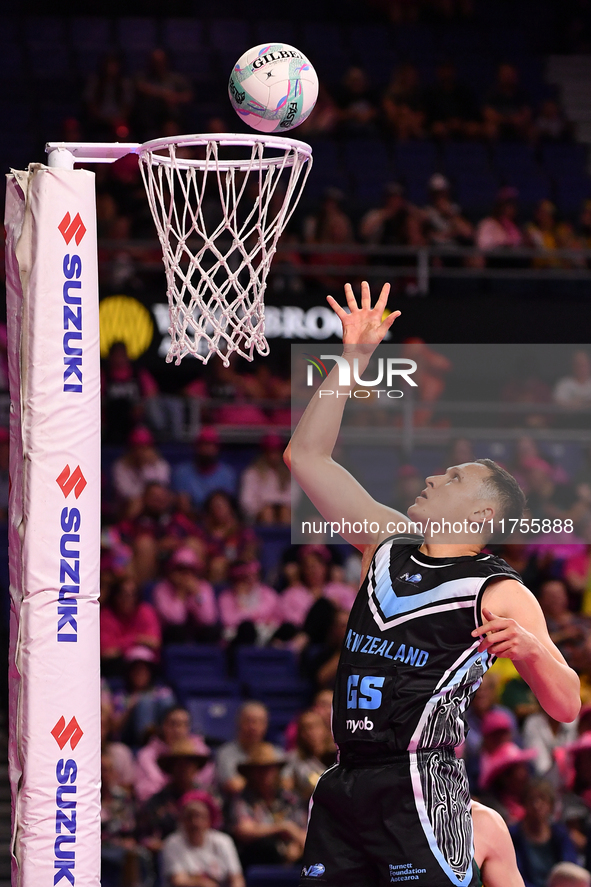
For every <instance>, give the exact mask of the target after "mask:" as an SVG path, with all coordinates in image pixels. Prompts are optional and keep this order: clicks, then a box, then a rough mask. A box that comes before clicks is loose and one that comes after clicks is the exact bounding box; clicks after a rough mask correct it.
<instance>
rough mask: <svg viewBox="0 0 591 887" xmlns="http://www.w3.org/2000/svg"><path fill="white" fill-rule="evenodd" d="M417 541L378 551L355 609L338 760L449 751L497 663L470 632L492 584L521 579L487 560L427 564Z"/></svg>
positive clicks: (342, 668) (339, 711)
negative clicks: (487, 673)
mask: <svg viewBox="0 0 591 887" xmlns="http://www.w3.org/2000/svg"><path fill="white" fill-rule="evenodd" d="M421 542H422V539H421V538H420V537H417V536H406V537H400V536H397V537H395V539H394V538H392V539H387V540H386V541H385V542H383V543H382V544H381V545H380V546H379V548H378V549H377V550H376V552H375V554H374V556H373V559H372V562H371V565H370V568H369V570H368V573H367V576H366V578H365V579H364V581H363V584H362V586H361V588H360V590H359V593H358V595H357V597H356V599H355V603H354V604H353V607H352V609H351V614H350V616H349V623H348V626H347V634H346V637H345V643H344V645H343V650H342V653H341V657H340V661H339V666H338V671H337V678H336V684H335V692H334V700H333V733H334V738H335V742H336V744H337V746H338V748H339V753H340V760H341V761H342V762H344V763H345V762H346V763H348V764H349V765H352V766H355V765H359V766H364V765H365V766H367V764H368V763H370V762H371V760H372V759H373V760H375V761H376V762H377V761H380V762H385V761H388V760H389V759H390V758H392V757H396V756H397V755H401V754H403V753H408V752H421V751H423V750H428V749H445V748H447V749H449V750H450V751H451V750H453V748H455V747H456V746H457V745H459V744H460V743H461V742H462V741H463V739H464V737H465V734H466V732H467V726H466V723H465V719H464V712H465V710H466V708H467V707H468V705H469V704H470V701H471V699H472V696H473V695H474V693H475V692H476V690H477V689H478V687H479V686H480V683H481V681H482V676H483V675H484V673H485V672H486V671H487V669H488V668H489V667H490V666H491V665H492V662H493V661H494V657H493V656H492V655H491V654H489V653H488V652H484V653H479V652H478V646H479V643H480V640H479V638H473V637H472V636H471V632H472V631H473V630H474V629H475V628H476V627H478V626H479V625H480V624H481V614H480V603H481V599H482V594H483V592H484V589H485V588H486V586H487V585H488V583H489V582H491V580H494V579H498V578H507V579H509V578H511V579H517V580H518V581H520V582H521V577H520V576H519V574H518V573H516V572H515V571H514V570H513V569H512V568H511V567H510V566H509V565H508V564H506V563H505V561H503V560H502V559H501V558H498V557H494V556H493V555H490V554H483V553H481V554H478V555H475V556H468V557H455V558H432V557H428V556H427V555H424V554H422V553H421V552H420V551H419V546H420V543H421Z"/></svg>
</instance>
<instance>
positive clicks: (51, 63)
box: [25, 16, 70, 81]
mask: <svg viewBox="0 0 591 887" xmlns="http://www.w3.org/2000/svg"><path fill="white" fill-rule="evenodd" d="M25 44H26V46H27V50H28V69H29V71H30V73H31V74H32V75H33V76H34V77H37V78H39V79H43V80H44V81H46V80H47V79H50V80H60V79H61V80H64V79H67V77H68V76H69V74H70V51H69V47H68V44H67V39H66V29H65V23H64V20H63V19H61V18H57V17H54V16H31V17H30V18H27V19H26V20H25Z"/></svg>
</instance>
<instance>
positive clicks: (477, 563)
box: [473, 549, 523, 585]
mask: <svg viewBox="0 0 591 887" xmlns="http://www.w3.org/2000/svg"><path fill="white" fill-rule="evenodd" d="M473 568H474V569H475V570H476V571H477V572H478V573H479V574H480V575H481V576H484V577H490V578H492V577H495V578H496V577H497V576H498V578H499V579H500V580H502V579H512V580H514V581H516V582H519V583H520V584H521V585H523V580H522V578H521V576H520V575H519V573H518V572H517V570H515V569H513V567H512V566H510V565H509V564H508V563H507V561H505V560H503V558H502V557H499V556H498V555H496V554H490V552H487V550H486V549H484V550H483V551H481V553H480V554H479V555H478V557H476V558H475V559H474V561H473Z"/></svg>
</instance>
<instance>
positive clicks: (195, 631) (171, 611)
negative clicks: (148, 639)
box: [152, 546, 219, 643]
mask: <svg viewBox="0 0 591 887" xmlns="http://www.w3.org/2000/svg"><path fill="white" fill-rule="evenodd" d="M204 570H205V561H204V560H203V558H202V557H201V556H200V555H199V554H198V553H197V552H196V551H195V549H193V548H188V547H186V546H182V547H181V548H177V549H176V551H175V552H173V554H172V555H171V556H170V558H169V561H168V564H167V575H166V578H165V579H162V580H161V581H160V582H158V583H157V584H156V585H155V586H154V589H153V591H152V603H153V605H154V609H155V610H156V613H157V615H158V618H159V620H160V624H161V626H162V636H163V639H164V643H187V642H189V641H198V642H201V643H206V642H213V641H216V640H217V639H218V638H219V629H218V628H217V623H218V608H217V603H216V599H215V594H214V590H213V587H212V585H211V583H209V582H207V580H206V579H204V578H203V573H204Z"/></svg>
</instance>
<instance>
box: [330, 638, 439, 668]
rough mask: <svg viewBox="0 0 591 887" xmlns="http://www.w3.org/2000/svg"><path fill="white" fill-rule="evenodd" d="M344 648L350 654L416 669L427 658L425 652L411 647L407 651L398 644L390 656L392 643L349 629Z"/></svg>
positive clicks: (403, 646)
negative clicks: (358, 654)
mask: <svg viewBox="0 0 591 887" xmlns="http://www.w3.org/2000/svg"><path fill="white" fill-rule="evenodd" d="M345 646H346V648H347V650H351V652H352V653H370V654H372V655H374V656H383V657H384V659H392V660H393V661H394V662H403V663H404V664H405V665H414V666H416V667H417V668H421V667H422V666H423V665H424V664H425V663H426V661H427V659H428V658H429V654H428V652H427V651H426V650H419V648H418V647H411V646H409V647H408V649H407V646H406V644H399V646H398V649H397V650H396V653H394V654H392V647H393V646H394V641H386V640H384V639H383V638H375V637H373V636H372V635H371V634H357V632H356V631H353V630H352V629H349V632H348V634H347V639H346V640H345Z"/></svg>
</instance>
